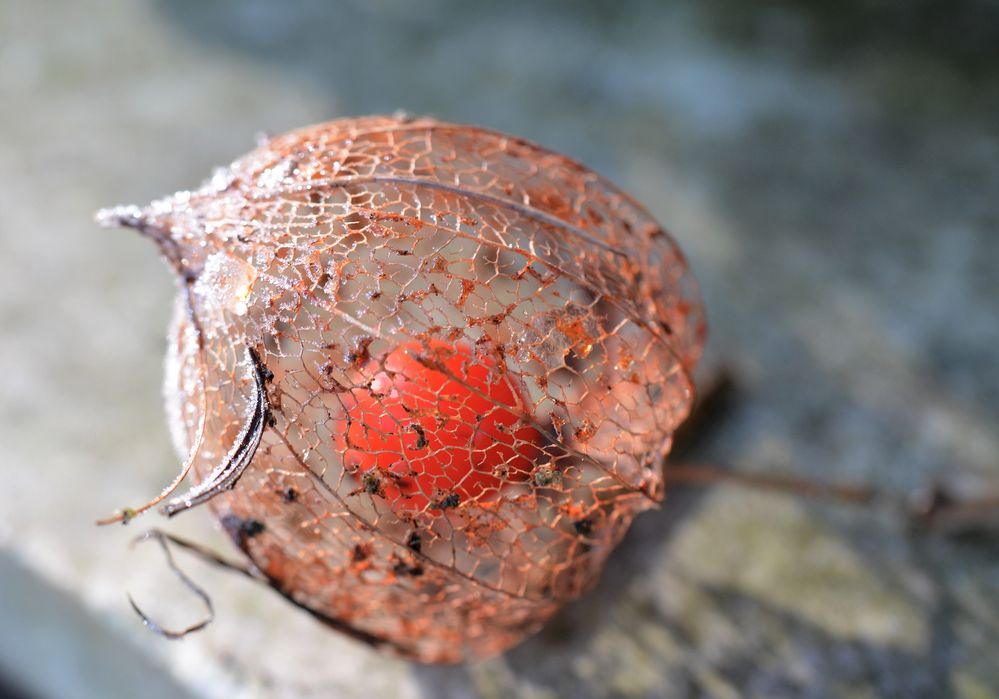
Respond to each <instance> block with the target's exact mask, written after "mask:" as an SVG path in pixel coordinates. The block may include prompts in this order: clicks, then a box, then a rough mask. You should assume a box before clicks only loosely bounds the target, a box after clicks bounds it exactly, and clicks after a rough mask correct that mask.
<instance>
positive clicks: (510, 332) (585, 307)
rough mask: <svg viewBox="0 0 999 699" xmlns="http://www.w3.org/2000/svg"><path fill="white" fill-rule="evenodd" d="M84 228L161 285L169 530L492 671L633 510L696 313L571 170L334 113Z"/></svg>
mask: <svg viewBox="0 0 999 699" xmlns="http://www.w3.org/2000/svg"><path fill="white" fill-rule="evenodd" d="M100 216H101V220H102V221H103V222H104V223H107V224H119V225H125V226H129V227H131V228H135V229H137V230H139V231H141V232H142V233H143V234H144V235H147V236H148V237H150V238H151V239H153V240H154V241H155V242H156V243H157V244H158V245H159V247H160V249H161V251H162V252H163V254H164V256H165V257H166V258H167V260H168V261H169V263H170V264H171V266H172V267H173V268H174V270H175V271H176V272H177V274H178V277H179V279H180V289H181V291H180V293H179V294H178V299H177V303H176V310H175V313H174V320H173V325H172V328H171V331H170V343H169V352H168V361H167V376H166V400H167V406H168V411H169V416H170V426H171V432H172V435H173V440H174V443H175V445H176V448H177V451H178V453H179V454H181V455H182V457H184V458H186V459H187V460H188V461H189V462H190V464H191V466H192V469H193V471H194V473H195V474H196V476H197V477H198V478H199V479H201V482H200V484H199V485H196V486H195V487H194V488H193V489H192V490H191V491H189V492H188V494H187V495H185V496H182V497H181V498H179V499H177V500H173V501H171V502H170V504H168V505H167V508H166V511H167V512H168V513H171V514H173V513H175V512H178V511H181V510H182V509H185V508H186V507H189V506H194V505H196V504H199V503H201V502H207V504H208V506H209V507H211V508H212V510H213V511H214V512H215V513H216V514H217V515H218V516H219V517H220V518H226V517H235V518H238V520H239V521H252V522H256V523H259V525H260V532H261V533H260V534H259V535H257V536H252V537H251V536H243V537H240V539H239V543H240V546H241V547H242V548H243V550H244V551H245V553H246V555H247V556H249V558H250V559H251V561H252V563H253V565H254V566H255V567H256V568H257V569H259V571H260V572H261V573H262V575H263V576H264V577H265V578H266V579H267V580H268V581H269V582H270V584H271V585H273V586H274V587H275V588H276V589H278V590H279V591H281V592H282V594H285V595H286V596H287V597H289V599H291V600H292V601H293V602H294V603H295V604H297V605H299V606H302V607H304V608H306V609H308V610H310V611H312V612H313V613H314V614H316V615H317V616H319V617H321V618H323V619H326V620H327V621H329V622H330V623H331V624H332V625H333V626H335V627H336V628H339V629H341V630H344V631H346V632H347V633H350V634H351V635H353V636H354V637H356V638H361V639H363V640H368V641H369V642H371V643H374V644H376V645H389V646H391V647H394V648H395V649H396V650H397V651H398V652H400V653H402V654H405V655H407V656H410V657H413V658H416V659H419V660H422V661H428V662H456V661H461V660H466V659H471V658H480V657H484V656H489V655H493V654H495V653H498V652H500V651H502V650H503V649H505V648H508V647H509V646H511V645H513V644H514V643H516V642H518V641H519V640H521V639H522V638H524V636H525V635H526V634H529V633H531V632H533V631H535V630H536V629H537V628H538V627H539V626H540V625H541V624H543V623H544V621H545V620H546V619H548V618H549V617H550V616H551V615H552V614H553V613H554V612H555V611H556V610H557V609H558V607H559V606H560V605H561V604H563V603H564V602H566V601H567V600H569V599H572V598H573V597H575V596H577V595H579V594H580V593H582V592H583V591H585V590H586V589H587V588H588V587H590V586H591V585H592V584H593V582H594V581H595V579H596V578H597V576H598V575H599V573H600V569H601V567H602V566H603V563H604V561H605V560H606V558H607V555H608V554H609V553H610V551H611V550H612V548H613V547H614V545H615V544H616V543H617V542H618V541H619V539H620V538H621V536H622V535H623V534H624V532H625V531H626V529H627V527H628V526H629V524H630V522H631V520H632V518H633V517H634V516H635V514H637V513H638V512H640V511H641V510H643V509H646V508H648V507H650V506H653V505H655V504H656V503H655V502H654V501H653V499H652V498H651V496H650V495H649V493H661V492H662V488H661V485H662V475H661V472H660V468H661V459H662V457H663V456H664V453H665V448H664V445H666V444H668V440H669V438H670V436H671V434H672V433H673V431H674V430H675V429H676V427H677V426H678V425H679V424H680V423H681V422H682V421H683V419H684V418H685V417H686V415H687V413H688V411H689V408H690V404H691V398H692V386H691V380H690V372H691V370H692V369H693V367H694V365H695V363H696V362H697V359H698V356H699V354H700V351H701V346H702V344H703V338H704V319H703V314H702V310H701V304H700V301H699V300H698V297H697V292H696V288H695V285H694V282H693V280H692V279H691V277H690V274H689V272H688V269H687V265H686V263H685V261H684V258H683V255H682V253H681V252H680V250H679V249H678V248H677V245H676V243H675V242H674V241H673V240H672V238H670V237H669V236H668V235H666V234H665V233H664V232H663V230H662V228H661V227H660V226H659V225H658V224H657V223H656V222H655V221H654V220H652V218H651V217H650V216H649V214H648V213H647V212H646V211H645V209H643V208H642V207H641V206H640V205H639V204H638V203H637V202H635V201H634V200H633V199H632V198H631V197H629V196H628V195H627V194H625V193H624V192H622V191H620V190H619V189H618V188H616V187H615V186H614V185H612V184H611V183H609V182H607V181H606V180H605V179H603V178H602V177H600V176H599V175H597V174H596V173H594V172H592V171H590V170H588V169H587V168H585V167H583V166H582V165H580V164H579V163H577V162H575V161H572V160H570V159H568V158H566V157H564V156H561V155H558V154H557V153H553V152H551V151H547V150H545V149H543V148H541V147H539V146H537V145H534V144H533V143H530V142H528V141H525V140H522V139H519V138H514V137H511V136H506V135H503V134H499V133H496V132H493V131H488V130H484V129H478V128H474V127H468V126H456V125H453V124H447V123H443V122H439V121H435V120H431V119H421V118H412V117H406V118H399V117H367V118H361V119H345V120H340V121H333V122H329V123H326V124H320V125H318V126H312V127H308V128H305V129H302V130H300V131H295V132H292V133H290V134H286V135H284V136H279V137H277V138H274V139H272V140H270V141H268V142H266V143H265V144H263V145H262V146H261V147H260V148H258V149H257V150H255V151H253V152H251V153H249V154H248V155H246V156H244V157H243V158H240V159H239V160H237V161H236V162H235V163H233V164H232V165H231V166H229V167H228V168H225V169H222V170H219V171H218V172H217V173H216V175H215V176H214V177H212V179H211V180H210V181H208V182H207V183H206V184H205V185H204V186H203V187H202V188H201V189H199V190H197V191H194V192H181V193H178V194H175V195H173V196H172V197H169V198H167V199H164V200H162V201H159V202H156V203H154V204H152V205H150V206H148V207H146V208H141V209H140V208H137V207H126V208H119V209H114V210H111V211H107V212H103V213H102V214H101V215H100ZM247 348H252V349H247ZM650 454H655V455H657V456H656V458H655V459H650V458H649V457H648V455H650ZM174 487H176V486H174ZM162 497H166V495H163V496H161V499H162ZM227 521H235V520H227ZM358 552H362V554H363V555H362V556H360V557H359V554H358Z"/></svg>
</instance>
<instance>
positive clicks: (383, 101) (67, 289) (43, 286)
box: [0, 0, 999, 699]
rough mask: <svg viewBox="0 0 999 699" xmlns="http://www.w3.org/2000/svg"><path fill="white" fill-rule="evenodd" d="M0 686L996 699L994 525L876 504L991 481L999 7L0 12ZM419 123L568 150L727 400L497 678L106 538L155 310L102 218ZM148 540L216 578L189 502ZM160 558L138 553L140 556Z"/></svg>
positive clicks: (155, 357)
mask: <svg viewBox="0 0 999 699" xmlns="http://www.w3.org/2000/svg"><path fill="white" fill-rule="evenodd" d="M0 105H2V106H0V127H2V128H0V328H2V330H0V333H2V342H0V367H2V369H3V371H2V382H0V385H2V390H0V411H2V412H0V475H2V477H3V480H2V487H0V678H2V680H0V696H5V695H9V696H11V697H29V698H30V697H34V698H36V699H50V698H58V699H63V698H73V697H102V698H105V697H130V696H142V697H226V698H229V697H237V698H243V697H306V698H313V697H315V698H318V697H379V696H385V697H439V696H440V697H454V698H458V697H507V696H524V697H538V698H547V697H563V696H564V697H581V698H586V697H670V698H673V697H677V698H686V697H721V698H724V699H727V698H734V697H816V698H818V697H927V698H931V697H932V698H936V697H950V696H956V697H965V698H967V699H985V698H987V697H999V536H993V535H990V534H989V533H988V532H987V531H986V532H984V533H979V534H978V535H977V536H970V535H967V536H962V537H954V536H947V535H944V534H942V533H937V532H930V533H925V532H924V533H914V532H912V531H911V530H910V527H909V526H908V523H907V521H906V519H905V517H904V516H903V515H902V513H901V512H899V511H898V509H897V508H895V507H893V506H892V505H891V502H890V498H891V497H897V498H900V499H901V498H906V497H908V496H909V495H910V494H911V493H913V492H914V491H917V490H919V489H920V488H924V487H926V486H927V485H928V484H930V483H932V482H934V481H938V482H940V483H942V484H944V485H945V486H946V487H947V488H948V489H949V490H951V491H953V492H955V493H957V494H959V495H961V496H964V497H990V496H994V495H995V494H997V493H999V435H997V431H996V425H997V419H999V361H997V359H996V353H997V349H996V348H997V347H999V271H997V269H999V167H997V163H999V120H997V116H999V3H997V2H995V1H994V0H963V1H954V2H934V1H931V0H839V1H838V2H812V3H808V2H803V1H798V2H796V1H793V0H761V1H760V2H752V3H748V2H727V3H726V2H721V0H707V1H702V2H689V3H656V2H651V1H643V0H629V1H618V2H597V1H596V0H588V1H586V2H583V1H577V2H572V3H569V2H565V3H545V2H528V1H527V0H522V1H511V2H504V3H492V2H485V1H484V0H476V1H465V2H458V1H457V0H455V1H454V2H446V1H445V0H432V1H428V2H407V1H405V0H371V1H369V0H346V1H344V2H327V1H323V0H312V1H306V0H299V1H294V2H282V3H278V2H267V1H265V0H239V1H237V0H232V1H229V2H200V1H196V0H187V1H184V2H168V1H167V0H160V1H158V2H156V1H145V2H128V1H127V0H100V1H94V2H87V3H84V2H69V1H68V0H65V1H62V2H57V1H55V0H52V1H48V2H30V1H29V0H5V1H4V2H3V3H2V4H0ZM400 108H403V109H406V110H408V111H411V112H414V113H419V114H422V113H428V114H432V115H435V116H437V117H440V118H442V119H446V120H450V121H461V122H473V123H476V124H480V125H484V126H488V127H493V128H497V129H501V130H505V131H509V132H513V133H516V134H519V135H523V136H526V137H529V138H531V139H534V140H536V141H539V142H541V143H543V144H545V145H547V146H549V147H552V148H554V149H557V150H560V151H564V152H566V153H568V154H570V155H572V156H575V157H576V158H579V159H581V160H583V161H584V162H586V163H587V164H589V165H591V166H592V167H594V168H596V169H597V170H599V171H601V172H603V173H604V174H606V175H608V176H609V177H611V178H612V179H613V180H615V181H617V182H618V183H620V184H621V185H622V186H623V187H624V188H625V189H627V190H629V191H632V192H633V193H634V194H636V195H637V196H638V198H639V199H641V200H643V201H644V202H645V203H646V204H647V205H648V207H649V208H650V209H651V210H652V211H653V213H654V214H656V216H657V217H659V218H660V219H661V220H662V222H663V223H664V224H665V225H666V226H667V227H668V228H670V229H671V230H672V231H673V232H674V234H675V236H676V237H677V239H678V240H679V241H680V243H681V245H682V246H683V247H684V249H685V250H686V251H687V252H688V253H689V256H690V258H691V262H692V265H693V268H694V271H695V273H696V275H697V277H698V279H699V280H700V282H701V284H702V287H703V291H704V296H705V299H706V303H707V306H708V310H709V319H710V322H711V339H710V348H709V352H708V357H707V359H706V366H707V367H708V368H711V367H719V366H727V367H729V368H730V370H731V372H732V374H733V376H734V378H735V382H736V392H735V394H734V397H733V400H732V401H731V404H730V407H729V409H728V410H727V411H725V412H724V413H723V414H719V415H716V416H715V417H714V419H713V420H712V424H711V426H710V427H709V428H707V431H706V432H705V433H703V434H702V435H701V439H699V441H698V442H697V444H696V445H695V447H694V448H693V449H691V450H689V451H688V452H687V453H686V454H685V455H684V457H683V458H684V459H689V460H693V461H698V462H711V463H716V464H719V465H722V466H724V467H726V468H730V469H733V470H735V471H738V472H740V473H769V474H793V475H797V476H802V477H810V478H819V479H824V480H827V481H830V482H840V483H854V484H862V485H866V486H870V487H873V488H877V489H878V490H879V491H882V492H884V493H887V494H888V495H889V497H887V498H885V499H884V500H881V501H878V502H877V503H875V504H874V505H873V506H870V507H856V506H847V505H842V504H836V503H830V502H816V501H810V500H805V499H802V498H798V497H793V496H789V495H780V494H777V493H772V492H761V491H754V490H751V489H746V488H742V487H738V486H733V485H726V486H717V487H713V488H708V489H702V490H696V491H695V490H683V491H680V490H678V491H676V492H675V493H673V494H672V495H671V496H670V497H669V498H668V500H667V502H666V505H665V507H664V508H663V510H662V511H659V512H656V513H649V514H646V515H643V516H642V517H640V518H639V520H638V521H637V522H636V525H635V527H634V528H633V530H632V531H631V533H630V534H629V536H628V538H627V539H626V540H625V542H624V544H623V546H622V547H621V549H620V550H619V551H618V552H617V554H615V556H614V557H612V559H611V561H610V565H609V567H608V570H607V572H606V574H605V576H604V578H603V579H602V581H601V584H600V585H599V587H598V588H597V589H596V591H595V592H594V593H593V594H591V595H589V596H588V597H586V598H584V599H583V600H581V601H579V602H577V603H575V604H573V605H571V606H570V607H569V608H568V609H566V611H565V612H564V613H562V614H561V615H560V616H559V617H557V619H556V620H555V621H554V622H553V623H552V624H550V625H549V626H548V627H547V628H546V629H545V630H544V631H543V632H542V633H541V634H540V635H538V636H537V637H535V638H533V639H531V640H529V641H527V642H526V643H525V644H524V645H522V646H521V647H519V648H517V649H515V650H513V651H511V652H510V653H508V654H506V655H505V656H503V657H500V658H497V659H495V660H491V661H487V662H484V663H478V664H475V665H471V666H467V667H457V668H420V667H414V666H412V665H409V664H407V663H404V662H400V661H396V660H393V659H389V658H386V657H383V656H380V655H377V654H375V653H373V652H371V651H369V650H367V649H366V648H362V647H360V646H358V645H357V644H355V643H353V642H351V641H348V640H345V639H343V638H340V637H338V636H336V635H334V634H332V633H331V632H329V631H327V630H325V629H324V628H321V627H319V626H318V625H317V624H316V623H314V622H313V621H312V620H311V619H310V618H308V617H307V616H305V615H304V614H302V613H301V612H299V611H296V610H294V609H293V608H291V607H290V606H289V605H287V604H285V603H283V602H282V601H281V600H279V599H277V598H276V596H275V595H273V594H271V593H269V592H268V591H267V590H261V589H257V588H256V587H254V586H253V585H251V584H250V583H248V582H246V581H244V580H242V579H237V578H236V577H234V576H232V575H228V574H226V573H224V572H219V571H212V570H209V569H208V568H207V567H205V566H203V565H201V564H198V563H196V562H191V561H188V560H187V559H185V565H186V566H187V568H188V571H189V573H190V574H191V575H193V576H194V577H196V578H197V579H198V580H199V581H200V582H201V583H202V584H203V585H204V586H205V587H206V588H207V589H208V590H209V591H210V592H211V593H212V595H213V597H214V600H215V605H216V608H217V610H218V614H219V618H218V620H217V622H216V623H215V624H214V625H213V626H211V627H209V628H208V630H206V631H204V632H203V633H200V634H196V635H194V636H191V637H189V638H187V639H185V640H184V641H181V642H176V643H170V642H167V641H164V640H161V639H159V638H156V637H154V636H152V634H149V633H148V632H147V631H145V630H144V629H143V628H142V626H141V624H140V623H139V621H138V619H136V617H135V616H134V615H133V613H132V612H131V610H130V609H129V607H128V603H127V600H126V593H127V592H131V593H132V594H134V595H135V596H136V598H137V599H138V600H140V601H141V602H142V603H143V605H144V606H145V607H146V608H147V609H148V610H149V611H150V612H151V613H155V614H157V615H158V616H159V618H162V619H163V620H164V621H165V622H167V623H174V624H183V623H186V622H189V621H191V620H193V619H194V618H196V616H197V615H198V614H199V612H200V610H199V608H198V607H197V605H196V603H195V601H193V600H192V598H191V597H190V596H189V595H187V594H185V593H184V591H183V590H182V589H179V587H178V585H177V584H176V583H175V581H173V580H172V579H171V578H170V577H169V575H168V573H167V570H166V567H165V565H164V563H163V560H162V558H161V557H160V556H159V555H158V554H157V552H156V551H155V550H152V549H151V548H149V547H140V548H138V549H136V550H130V549H129V547H128V545H127V544H128V541H129V539H130V538H131V537H132V536H134V535H135V534H137V533H138V532H139V531H141V530H142V528H143V527H145V526H152V525H156V524H162V523H163V522H162V521H159V518H158V515H155V514H153V515H149V516H147V517H146V518H145V519H144V520H140V521H137V522H135V523H133V524H132V525H130V526H129V527H128V528H121V527H116V528H111V529H98V528H96V527H94V526H93V524H92V523H93V520H94V519H95V518H97V517H100V516H104V515H106V514H108V513H110V512H111V511H112V510H114V509H115V508H116V507H120V506H122V505H126V504H133V505H134V504H139V503H141V502H144V501H145V500H146V499H147V498H148V497H149V496H151V495H152V494H154V493H156V492H158V491H159V489H160V487H161V486H162V485H163V484H164V483H166V482H167V481H168V480H169V479H170V478H171V476H172V475H173V474H174V473H175V471H176V469H177V467H178V464H177V462H176V459H175V457H174V456H173V454H172V452H171V451H170V448H169V445H168V440H167V433H166V428H165V426H164V421H163V416H162V408H161V403H160V394H159V383H160V375H161V369H162V364H161V362H162V359H161V357H162V354H163V349H164V331H165V326H166V322H167V316H168V311H169V306H170V298H171V295H172V293H173V286H172V281H171V279H170V275H169V274H168V272H167V269H166V267H165V266H164V265H163V264H162V263H161V262H160V261H159V260H158V259H157V255H156V253H155V251H154V250H153V248H152V246H151V245H149V244H148V242H146V241H143V240H140V239H139V238H138V236H134V235H130V234H128V233H125V232H118V231H111V232H108V231H103V230H99V229H97V227H96V226H95V225H94V224H93V223H92V222H91V217H92V213H93V212H94V210H95V209H97V208H98V207H101V206H106V205H111V204H115V203H145V202H147V201H149V200H150V199H153V198H155V197H158V196H161V195H164V194H167V193H169V192H172V191H174V190H177V189H184V188H190V187H193V186H195V185H197V184H198V183H199V182H200V181H201V179H202V178H204V177H205V176H207V175H208V173H209V171H210V169H211V168H212V167H213V166H215V165H219V164H223V163H226V162H228V161H230V160H232V159H233V158H235V157H236V156H238V155H240V154H241V153H243V152H244V151H246V150H248V149H249V148H250V147H252V145H253V144H254V137H255V134H257V133H259V132H266V133H278V132H281V131H283V130H286V129H289V128H293V127H297V126H301V125H304V124H307V123H311V122H316V121H322V120H325V119H328V118H332V117H336V116H347V115H359V114H365V113H373V112H387V111H393V110H396V109H400ZM170 529H171V530H172V531H176V532H179V533H184V534H187V535H189V536H191V537H194V538H197V539H199V540H202V541H206V542H208V543H210V544H212V545H213V546H215V547H216V548H218V549H219V550H222V551H227V552H229V553H231V549H228V548H227V544H226V543H225V542H224V541H223V540H222V538H221V537H220V535H219V534H218V532H217V531H216V530H215V525H214V524H213V523H212V522H211V521H210V520H209V518H208V517H207V516H206V515H205V513H202V512H192V513H190V514H188V515H185V516H184V517H181V518H178V520H177V521H176V522H174V521H171V522H170ZM146 549H149V550H146Z"/></svg>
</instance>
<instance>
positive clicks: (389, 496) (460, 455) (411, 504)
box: [336, 341, 543, 514]
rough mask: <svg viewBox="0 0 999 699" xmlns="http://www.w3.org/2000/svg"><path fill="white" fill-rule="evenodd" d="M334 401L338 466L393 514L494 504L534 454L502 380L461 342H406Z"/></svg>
mask: <svg viewBox="0 0 999 699" xmlns="http://www.w3.org/2000/svg"><path fill="white" fill-rule="evenodd" d="M343 399H344V406H345V408H346V420H345V421H343V422H342V423H340V428H339V429H338V430H337V434H336V439H337V444H338V446H339V448H340V450H341V452H342V453H343V455H344V468H345V470H346V471H347V472H348V473H350V474H352V475H353V476H354V477H356V478H357V479H358V481H359V482H360V488H359V490H360V491H366V492H368V493H370V494H371V495H374V496H379V497H382V498H384V499H385V500H387V501H388V503H389V506H390V507H391V508H392V509H393V511H395V512H397V513H399V514H403V513H407V512H413V511H417V510H422V509H425V508H427V507H428V506H429V507H430V509H431V510H433V511H438V512H439V511H442V510H444V509H448V508H450V507H457V506H458V505H460V504H461V503H465V502H469V501H473V500H474V501H478V502H486V501H489V500H494V499H496V498H497V497H498V495H499V493H500V490H501V488H502V486H503V483H504V482H523V481H526V480H527V479H528V478H529V476H530V474H531V471H532V470H533V468H534V465H535V463H536V462H537V461H538V459H539V457H540V456H541V454H542V444H543V441H542V436H541V434H540V433H539V432H538V431H537V430H535V429H534V428H533V427H529V426H527V425H526V422H527V419H528V416H527V413H526V406H525V403H524V400H523V398H522V396H521V395H520V392H519V391H518V390H517V389H516V387H515V386H514V384H513V383H512V381H511V379H510V377H509V376H507V375H506V374H504V373H503V372H501V371H500V368H499V367H497V365H496V363H495V362H494V361H493V360H492V359H490V358H484V357H473V355H472V353H471V352H470V351H469V349H468V347H467V346H466V345H464V344H456V345H451V344H448V343H445V342H441V341H433V342H431V343H429V345H423V344H421V343H418V342H408V343H405V344H403V345H401V346H399V347H398V348H396V349H395V350H393V351H392V352H390V353H389V354H388V355H387V356H386V357H385V359H384V360H383V361H382V363H381V368H380V370H379V371H377V373H375V375H374V377H373V378H372V380H371V381H370V382H368V384H367V385H365V386H364V387H362V388H356V389H354V390H352V391H350V392H349V393H347V394H345V395H344V396H343Z"/></svg>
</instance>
